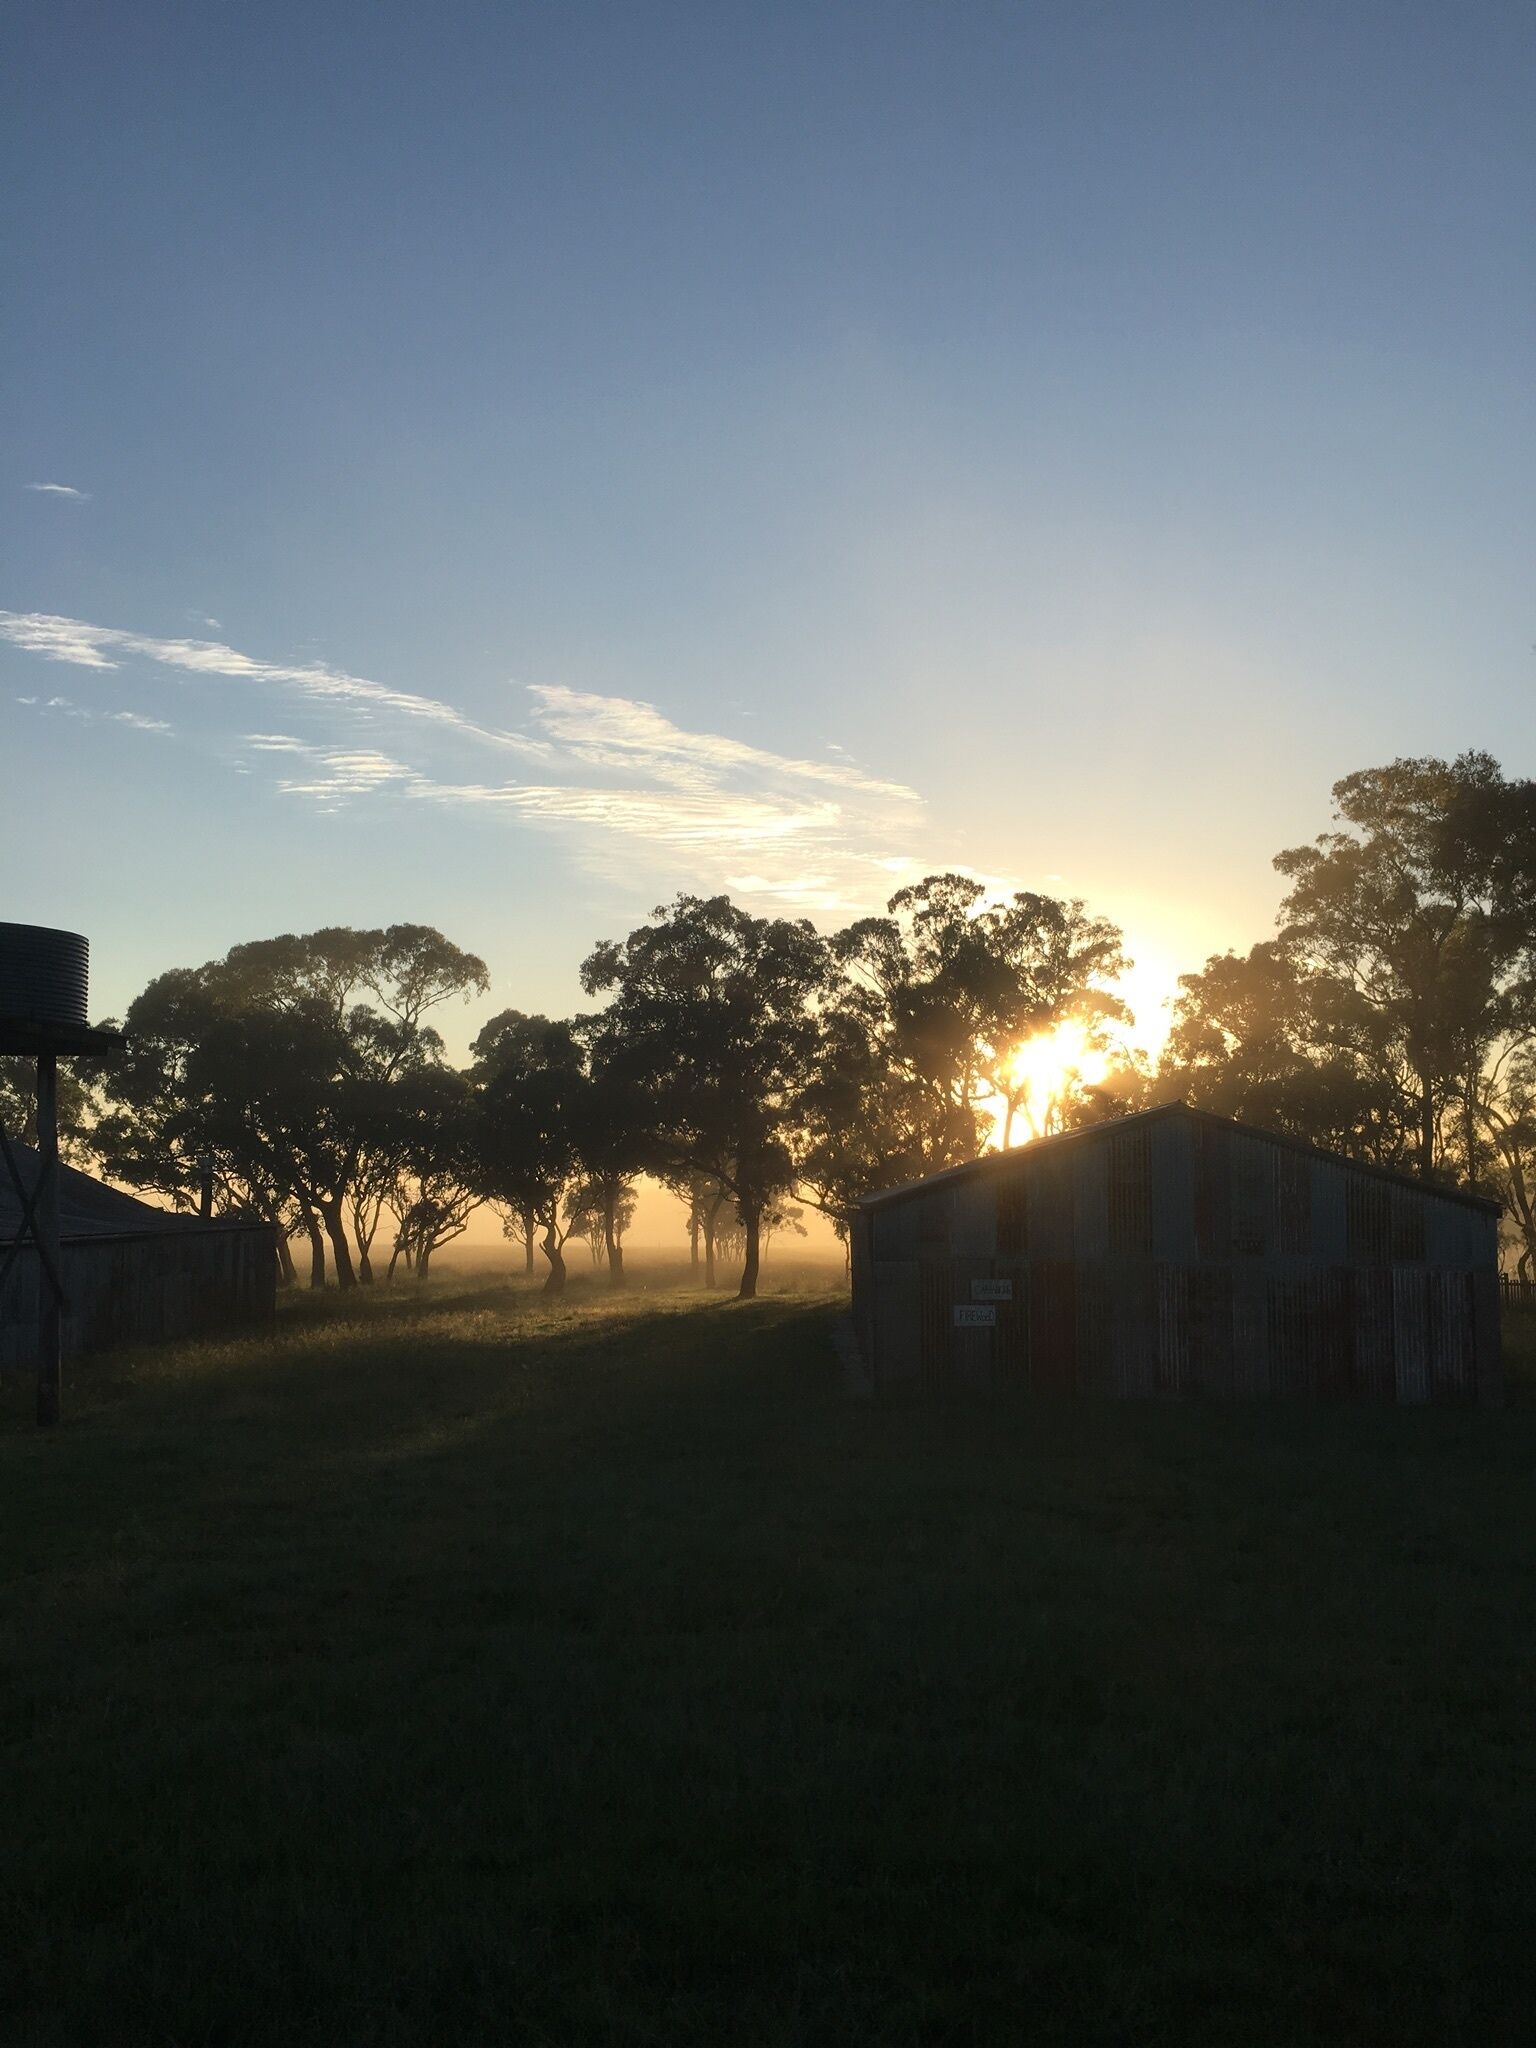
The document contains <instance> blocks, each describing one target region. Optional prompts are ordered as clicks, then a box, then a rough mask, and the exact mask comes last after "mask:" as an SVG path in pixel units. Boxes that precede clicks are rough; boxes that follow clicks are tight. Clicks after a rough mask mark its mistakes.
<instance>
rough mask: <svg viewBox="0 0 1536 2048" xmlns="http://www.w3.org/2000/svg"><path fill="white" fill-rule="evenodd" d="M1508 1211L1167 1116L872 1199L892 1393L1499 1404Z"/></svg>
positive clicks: (1260, 1135) (862, 1317)
mask: <svg viewBox="0 0 1536 2048" xmlns="http://www.w3.org/2000/svg"><path fill="white" fill-rule="evenodd" d="M1498 1216H1499V1205H1498V1204H1497V1203H1495V1202H1490V1201H1487V1200H1485V1199H1484V1198H1483V1197H1481V1196H1477V1195H1472V1194H1468V1193H1466V1192H1464V1191H1462V1190H1459V1189H1454V1188H1441V1187H1438V1186H1435V1185H1432V1184H1429V1183H1425V1182H1423V1181H1418V1180H1413V1179H1410V1178H1409V1177H1408V1176H1406V1175H1403V1174H1398V1173H1393V1172H1391V1171H1389V1170H1386V1169H1383V1168H1380V1167H1374V1166H1370V1165H1366V1164H1364V1163H1361V1162H1358V1161H1355V1160H1350V1159H1345V1158H1341V1157H1339V1156H1337V1155H1335V1154H1332V1153H1327V1152H1322V1151H1319V1150H1318V1149H1317V1148H1315V1147H1313V1146H1310V1145H1307V1144H1304V1143H1302V1142H1300V1141H1298V1140H1295V1139H1291V1138H1287V1137H1283V1136H1281V1135H1279V1134H1277V1133H1274V1132H1268V1131H1259V1130H1255V1129H1253V1128H1252V1127H1250V1126H1246V1125H1242V1124H1236V1123H1231V1122H1229V1121H1228V1120H1227V1119H1225V1118H1222V1117H1216V1116H1211V1115H1209V1114H1207V1113H1206V1112H1204V1111H1200V1110H1194V1109H1190V1108H1188V1107H1187V1106H1186V1105H1184V1104H1179V1103H1174V1104H1168V1105H1166V1106H1163V1107H1160V1108H1158V1109H1152V1110H1146V1111H1143V1112H1142V1113H1141V1114H1139V1115H1136V1116H1131V1117H1126V1118H1123V1119H1121V1120H1119V1121H1116V1122H1112V1123H1105V1124H1096V1125H1091V1126H1089V1127H1087V1128H1086V1129H1083V1130H1080V1131H1073V1132H1069V1133H1066V1134H1064V1135H1063V1136H1061V1137H1057V1138H1050V1139H1045V1140H1041V1141H1039V1142H1037V1143H1035V1144H1032V1145H1024V1146H1020V1147H1018V1148H1016V1149H1015V1150H1013V1151H1009V1152H1003V1153H993V1154H989V1155H988V1156H987V1157H985V1158H983V1159H979V1160H974V1161H971V1162H969V1163H967V1164H965V1165H963V1166H957V1167H953V1168H951V1169H949V1170H948V1171H947V1172H944V1173H937V1174H933V1175H931V1176H929V1177H928V1178H927V1179H925V1180H920V1181H913V1182H909V1183H907V1184H906V1185H904V1186H902V1187H898V1188H892V1189H888V1190H886V1191H885V1192H883V1193H881V1194H877V1195H872V1196H870V1197H869V1198H868V1200H867V1201H865V1202H864V1203H863V1204H862V1206H861V1210H860V1213H859V1216H858V1218H857V1219H856V1223H855V1229H854V1242H853V1284H854V1322H855V1329H856V1331H857V1333H858V1339H859V1345H860V1349H861V1352H862V1354H863V1357H864V1360H865V1363H866V1366H867V1367H868V1370H869V1372H870V1374H871V1376H872V1378H873V1379H874V1381H875V1383H876V1384H877V1385H878V1386H883V1387H888V1388H892V1387H901V1386H908V1387H924V1388H927V1389H930V1390H934V1391H942V1390H944V1389H950V1388H957V1387H964V1386H975V1387H986V1386H999V1385H1004V1384H1010V1383H1012V1384H1017V1385H1023V1386H1029V1387H1033V1388H1036V1389H1039V1390H1043V1391H1052V1392H1061V1393H1066V1392H1079V1393H1089V1392H1093V1393H1104V1394H1120V1395H1155V1394H1189V1393H1203V1394H1212V1395H1227V1394H1248V1395H1282V1396H1284V1395H1311V1396H1352V1395H1354V1396H1365V1395H1370V1396H1376V1397H1380V1398H1387V1399H1395V1400H1400V1401H1425V1400H1443V1401H1472V1400H1481V1401H1497V1400H1498V1399H1499V1398H1500V1397H1501V1392H1502V1381H1501V1369H1500V1358H1499V1296H1498V1244H1497V1239H1498Z"/></svg>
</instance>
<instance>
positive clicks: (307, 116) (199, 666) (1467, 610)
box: [0, 0, 1536, 1047]
mask: <svg viewBox="0 0 1536 2048" xmlns="http://www.w3.org/2000/svg"><path fill="white" fill-rule="evenodd" d="M1533 87H1536V14H1533V13H1532V10H1531V9H1530V8H1529V7H1528V6H1526V5H1524V4H1510V5H1479V4H1476V0H1472V4H1468V5H1464V6H1461V7H1457V8H1454V9H1453V8H1447V7H1445V6H1443V5H1435V6H1415V5H1412V4H1394V5H1390V6H1382V7H1374V6H1371V5H1368V4H1356V5H1353V6H1350V7H1348V8H1339V7H1337V6H1336V5H1319V6H1310V5H1288V4H1284V0H1280V4H1276V5H1273V6H1264V7H1259V6H1247V5H1233V4H1231V0H1224V4H1219V5H1217V4H1213V5H1187V4H1180V0H1164V4H1160V5H1158V6H1156V7H1149V6H1146V5H1142V4H1135V5H1110V4H1102V5H1100V4H1093V0H1083V4H1075V5H1071V6H1052V7H1045V6H1028V5H1023V4H1013V5H988V4H980V0H977V4H969V5H967V4H961V5H954V4H942V5H941V4H932V5H908V4H902V0H884V4H880V5H871V6H861V5H858V4H852V0H850V4H842V5H838V6H836V7H827V6H825V5H824V4H815V5H796V4H788V0H780V4H777V5H775V6H773V7H763V8H757V9H749V8H741V7H721V6H718V5H702V4H701V5H694V6H666V5H645V6H634V5H625V6H613V7H607V6H601V5H585V4H580V0H577V4H572V5H569V6H564V7H557V6H552V5H539V6H516V5H512V4H506V0H503V4H499V5H495V6H486V7H462V6H454V5H452V4H446V5H441V6H436V7H433V8H430V9H428V8H424V7H421V6H420V5H415V6H411V7H404V6H398V5H393V4H389V0H385V4H370V5H367V6H347V5H322V6H318V7H317V6H313V5H308V4H306V5H303V6H284V5H281V4H271V0H269V4H263V5H261V6H258V7H251V6H248V5H241V6H225V5H220V4H207V0H205V4H198V5H185V6H166V5H158V4H155V0H144V4H142V5H138V6H135V7H132V8H125V7H122V6H120V5H115V4H114V5H101V6H96V7H88V6H78V5H73V4H70V0H46V4H41V5H38V4H32V0H11V4H10V5H9V6H8V7H7V8H6V9H5V10H4V14H3V21H0V194H3V195H4V196H3V201H0V254H3V259H4V268H5V277H6V289H5V291H4V293H3V294H0V765H3V769H4V777H3V784H0V787H3V789H4V804H3V813H0V815H3V819H4V825H3V832H4V849H5V861H4V877H5V886H4V890H3V897H0V903H3V909H0V915H3V916H4V917H6V918H11V919H17V920H21V921H25V922H35V923H43V924H57V925H62V926H66V927H68V928H71V929H76V930H81V931H84V932H86V933H87V934H88V935H89V936H90V938H91V941H92V952H93V989H92V1001H93V1008H94V1009H95V1011H96V1012H97V1014H98V1015H102V1014H107V1013H120V1012H121V1011H122V1009H123V1008H124V1007H125V1006H126V1004H127V1003H128V1001H129V1000H130V999H131V997H132V996H133V994H134V993H135V992H136V991H137V990H138V989H139V988H140V987H142V986H143V984H144V982H145V981H146V980H147V979H148V978H149V977H150V976H151V975H153V974H155V973H157V972H159V971H161V970H162V969H165V968H168V967H172V966H177V965H192V964H196V963H198V962H200V961H202V960H205V959H208V958H211V957H214V956H216V955H218V954H221V953H223V952H224V951H226V950H227V949H228V947H229V946H231V945H233V944H236V943H238V942H240V941H243V940H247V939H251V938H256V937H261V936H266V935H268V934H271V933H275V932H279V931H285V930H307V929H312V928H314V927H315V926H318V925H322V924H335V923H349V924H357V925H373V924H380V923H386V922H391V921H395V920H397V919H410V920H416V921H421V922H426V923H432V924H436V925H439V926H441V927H442V928H443V929H444V930H446V931H447V932H448V933H449V934H450V936H451V937H453V938H454V939H456V940H457V941H458V942H459V943H460V944H462V945H465V946H467V947H469V948H471V949H473V950H475V951H477V952H479V953H480V954H482V955H483V956H484V957H485V959H486V960H487V962H488V964H489V966H490V968H491V972H492V976H493V988H492V993H491V997H490V1000H489V1002H488V1003H487V1004H485V1005H483V1006H480V1007H479V1008H477V1009H476V1010H475V1011H474V1012H472V1013H470V1012H466V1013H465V1016H464V1018H463V1019H461V1020H460V1021H459V1022H458V1023H456V1024H455V1023H453V1022H451V1021H450V1023H449V1024H448V1027H447V1028H448V1030H449V1034H450V1041H451V1042H456V1043H457V1044H458V1045H459V1046H461V1047H462V1044H463V1043H464V1041H465V1040H466V1039H467V1036H468V1035H469V1034H470V1032H471V1031H472V1029H473V1027H474V1024H475V1022H476V1021H477V1020H478V1018H480V1017H481V1016H483V1015H484V1014H487V1013H488V1012H489V1010H490V1009H491V1008H502V1007H505V1006H507V1005H509V1004H511V1005H515V1006H516V1007H518V1008H522V1009H527V1010H535V1009H544V1010H549V1011H556V1012H565V1011H569V1010H571V1009H573V1008H576V1007H579V1006H580V1004H581V1002H582V998H581V995H580V990H579V985H578V981H577V970H578V967H579V964H580V961H581V959H582V958H583V956H584V955H585V954H586V953H587V951H588V950H589V949H590V947H591V946H592V945H593V944H594V943H595V942H596V941H597V940H599V939H602V938H607V937H617V936H622V934H623V933H624V932H626V931H627V930H629V929H630V928H631V927H632V926H633V925H635V924H636V923H638V922H639V921H641V920H642V919H643V918H644V917H645V915H646V914H647V913H648V912H649V911H650V909H651V908H652V907H653V906H654V905H655V904H657V903H659V902H661V901H663V900H664V899H666V898H668V897H670V896H671V895H672V894H673V893H675V892H676V891H677V890H679V889H683V888H687V889H693V890H704V891H710V892H713V891H715V890H717V889H727V890H729V891H730V892H731V893H732V894H734V895H736V896H738V897H739V898H740V899H741V900H743V901H744V902H746V903H747V904H748V905H749V906H750V907H751V908H753V909H754V910H758V911H761V912H765V913H774V914H793V915H808V916H811V917H814V918H815V919H816V920H817V922H818V923H820V924H822V925H824V926H827V927H829V928H830V927H833V926H835V925H837V924H839V923H843V922H846V921H848V920H849V919H850V918H851V917H853V916H855V915H860V914H864V913H866V912H868V911H870V910H872V909H876V908H878V907H879V906H880V905H881V904H882V902H883V901H884V899H885V898H886V896H887V895H888V894H889V893H890V891H891V890H892V889H893V888H895V887H898V886H900V885H901V884H902V883H903V882H906V881H909V880H911V879H914V878H915V877H917V876H919V875H921V874H923V873H926V872H929V871H930V870H933V869H938V868H945V867H963V868H965V869H967V870H969V871H971V872H973V873H976V874H978V875H981V876H983V877H985V878H987V879H988V880H989V881H991V882H993V883H995V884H996V885H997V886H999V887H1008V888H1016V887H1027V888H1035V889H1043V890H1047V891H1049V892H1051V893H1055V894H1063V895H1076V896H1081V897H1084V898H1085V899H1086V900H1087V901H1088V903H1089V904H1090V906H1091V908H1092V909H1094V910H1095V911H1097V912H1099V913H1101V914H1104V915H1107V916H1110V917H1113V918H1115V919H1116V920H1117V921H1119V922H1120V923H1121V924H1122V925H1123V926H1124V928H1125V930H1126V932H1127V935H1128V939H1129V943H1130V950H1131V951H1132V952H1133V953H1134V954H1135V955H1136V956H1137V959H1138V961H1139V962H1140V963H1141V969H1140V976H1139V979H1138V981H1137V982H1136V983H1135V984H1134V985H1133V991H1132V993H1133V999H1135V1000H1136V1001H1137V1002H1138V1004H1140V1005H1141V1006H1142V1007H1143V1009H1144V1011H1145V1012H1146V1013H1147V1016H1148V1018H1149V1019H1150V1013H1151V1011H1152V1008H1153V1006H1155V1003H1156V1001H1157V999H1158V997H1160V996H1161V995H1162V994H1163V993H1165V992H1166V991H1167V989H1168V988H1169V987H1170V986H1171V984H1172V981H1173V978H1174V976H1176V975H1177V974H1178V973H1180V972H1184V971H1187V970H1189V969H1192V968H1195V967H1197V966H1199V965H1200V963H1201V962H1202V960H1203V959H1204V957H1205V956H1206V955H1207V954H1208V953H1210V952H1212V951H1216V950H1220V949H1224V948H1226V947H1227V946H1236V947H1239V948H1245V947H1246V946H1248V945H1249V944H1251V943H1252V942H1253V941H1254V940H1255V939H1258V938H1261V937H1263V936H1265V934H1266V933H1267V931H1268V930H1269V929H1270V926H1271V924H1272V920H1273V916H1274V910H1275V905H1276V901H1277V897H1278V889H1277V882H1276V878H1275V876H1274V874H1273V872H1272V870H1271V867H1270V861H1271V857H1272V855H1273V854H1274V853H1275V852H1276V851H1277V850H1278V849H1279V848H1281V847H1282V846H1287V845H1292V844H1295V843H1297V842H1299V841H1302V840H1305V839H1307V838H1310V837H1311V836H1312V835H1313V834H1315V833H1316V832H1318V831H1321V830H1323V829H1324V828H1325V827H1326V825H1327V823H1328V790H1329V787H1330V785H1331V784H1332V783H1333V782H1334V781H1335V780H1336V779H1338V778H1339V777H1340V776H1342V775H1344V774H1346V773H1348V772H1349V771H1351V770H1354V769H1357V768H1361V767H1365V766H1368V765H1372V764H1374V763H1377V762H1380V761H1384V760H1389V759H1391V758H1393V757H1394V756H1396V755H1399V754H1424V753H1434V754H1444V755H1449V754H1454V753H1457V752H1459V751H1461V750H1463V749H1464V748H1467V747H1486V748H1488V749H1489V750H1491V751H1492V752H1493V753H1495V754H1496V755H1497V756H1498V757H1499V758H1500V760H1502V761H1503V763H1504V765H1505V767H1506V769H1508V770H1509V771H1510V772H1512V773H1524V774H1531V773H1536V728H1533V722H1532V719H1531V715H1530V714H1531V704H1532V684H1533V680H1536V669H1533V661H1536V656H1533V652H1532V643H1533V641H1536V617H1533V604H1532V596H1533V590H1536V583H1533V578H1532V574H1531V571H1532V551H1533V539H1536V517H1533V500H1532V478H1533V475H1536V464H1533V459H1532V458H1533V452H1536V450H1533V439H1536V435H1533V424H1536V420H1533V415H1536V380H1533V376H1532V371H1533V367H1536V364H1533V336H1536V317H1533V316H1536V270H1533V260H1532V222H1533V219H1536V205H1533V202H1536V126H1533V124H1532V122H1531V117H1530V109H1531V105H1532V101H1533ZM1150 1028H1151V1027H1150V1023H1149V1029H1150Z"/></svg>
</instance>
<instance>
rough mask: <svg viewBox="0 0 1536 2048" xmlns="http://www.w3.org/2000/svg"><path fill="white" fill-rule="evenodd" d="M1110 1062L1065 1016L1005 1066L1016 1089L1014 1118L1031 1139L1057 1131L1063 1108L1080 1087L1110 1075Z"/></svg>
mask: <svg viewBox="0 0 1536 2048" xmlns="http://www.w3.org/2000/svg"><path fill="white" fill-rule="evenodd" d="M1109 1066H1110V1059H1109V1054H1108V1052H1107V1051H1106V1050H1105V1048H1104V1047H1103V1046H1102V1045H1101V1044H1099V1043H1098V1042H1097V1041H1096V1040H1095V1039H1094V1037H1093V1035H1092V1034H1091V1032H1090V1031H1089V1030H1088V1027H1087V1026H1086V1025H1085V1024H1083V1023H1082V1022H1081V1021H1080V1020H1079V1019H1078V1018H1076V1017H1067V1018H1064V1019H1063V1020H1062V1022H1061V1023H1060V1024H1057V1025H1054V1026H1053V1027H1052V1028H1051V1030H1049V1031H1042V1032H1041V1033H1040V1034H1039V1035H1038V1036H1037V1037H1035V1038H1029V1039H1026V1040H1025V1041H1024V1043H1023V1044H1022V1045H1021V1046H1020V1047H1019V1049H1018V1051H1017V1052H1016V1053H1015V1054H1014V1056H1013V1059H1012V1060H1011V1062H1010V1063H1009V1076H1010V1078H1011V1080H1012V1082H1013V1084H1014V1087H1015V1088H1016V1089H1017V1090H1018V1099H1017V1103H1016V1106H1015V1111H1014V1114H1015V1118H1016V1120H1017V1122H1018V1123H1020V1124H1022V1125H1023V1126H1024V1129H1025V1131H1027V1133H1028V1135H1029V1136H1030V1137H1032V1138H1039V1137H1043V1136H1044V1135H1045V1134H1046V1133H1047V1132H1048V1131H1050V1130H1052V1129H1054V1128H1055V1126H1056V1124H1057V1121H1058V1120H1059V1117H1060V1114H1061V1110H1062V1106H1063V1105H1064V1104H1065V1103H1066V1102H1067V1101H1068V1100H1069V1098H1070V1097H1071V1096H1072V1095H1073V1094H1074V1092H1075V1091H1076V1090H1077V1089H1079V1088H1092V1087H1094V1086H1096V1085H1097V1084H1098V1083H1099V1082H1101V1081H1103V1080H1104V1079H1105V1077H1106V1076H1107V1075H1108V1073H1109Z"/></svg>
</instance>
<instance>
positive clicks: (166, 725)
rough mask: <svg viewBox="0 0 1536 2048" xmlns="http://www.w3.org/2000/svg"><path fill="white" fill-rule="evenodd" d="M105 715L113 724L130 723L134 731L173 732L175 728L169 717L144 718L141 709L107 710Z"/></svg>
mask: <svg viewBox="0 0 1536 2048" xmlns="http://www.w3.org/2000/svg"><path fill="white" fill-rule="evenodd" d="M106 715H107V717H108V718H110V719H111V720H112V722H113V723H114V724H115V725H131V726H132V727H133V729H134V731H135V732H173V731H174V730H175V728H174V727H173V726H172V725H171V723H170V721H169V719H165V718H146V717H145V716H144V714H143V713H142V712H141V711H109V712H108V713H107V714H106Z"/></svg>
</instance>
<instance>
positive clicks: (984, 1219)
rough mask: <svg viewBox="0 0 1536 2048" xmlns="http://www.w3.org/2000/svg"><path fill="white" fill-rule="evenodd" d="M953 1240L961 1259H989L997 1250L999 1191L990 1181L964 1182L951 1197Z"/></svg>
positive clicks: (951, 1236) (951, 1235)
mask: <svg viewBox="0 0 1536 2048" xmlns="http://www.w3.org/2000/svg"><path fill="white" fill-rule="evenodd" d="M952 1203H953V1208H952V1216H953V1222H952V1226H951V1234H950V1239H951V1243H952V1244H953V1246H954V1249H955V1253H956V1255H957V1256H958V1257H962V1258H978V1257H979V1258H984V1259H990V1258H991V1257H992V1255H993V1253H994V1252H995V1251H996V1250H997V1191H996V1189H995V1187H994V1185H993V1183H992V1182H991V1181H990V1180H973V1181H966V1182H963V1183H962V1184H961V1185H960V1186H959V1187H957V1188H956V1189H955V1190H954V1194H953V1197H952Z"/></svg>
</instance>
